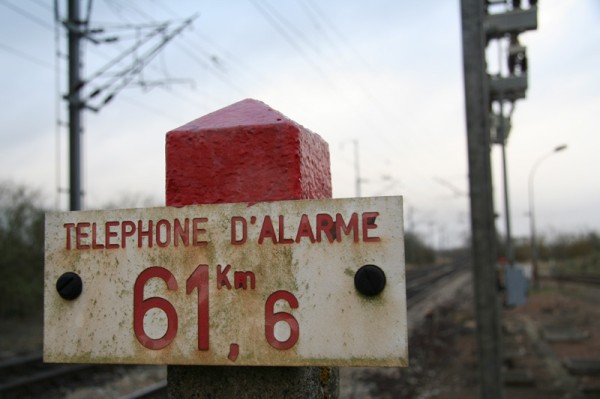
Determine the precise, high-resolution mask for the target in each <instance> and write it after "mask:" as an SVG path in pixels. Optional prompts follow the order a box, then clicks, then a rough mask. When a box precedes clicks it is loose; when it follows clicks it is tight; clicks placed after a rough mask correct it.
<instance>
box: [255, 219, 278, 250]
mask: <svg viewBox="0 0 600 399" xmlns="http://www.w3.org/2000/svg"><path fill="white" fill-rule="evenodd" d="M265 238H270V239H271V240H273V244H277V236H275V229H274V228H273V222H272V221H271V217H270V216H265V218H264V220H263V224H262V227H261V229H260V235H259V236H258V243H259V244H262V243H263V241H264V240H265Z"/></svg>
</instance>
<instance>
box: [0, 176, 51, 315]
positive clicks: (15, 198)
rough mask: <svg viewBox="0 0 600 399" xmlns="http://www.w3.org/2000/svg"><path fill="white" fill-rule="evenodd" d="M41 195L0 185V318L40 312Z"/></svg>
mask: <svg viewBox="0 0 600 399" xmlns="http://www.w3.org/2000/svg"><path fill="white" fill-rule="evenodd" d="M39 204H40V195H39V194H38V193H37V192H35V191H32V190H29V189H27V188H25V187H23V186H18V185H14V184H12V183H2V184H0V270H2V279H0V317H3V318H6V317H25V316H28V315H30V316H36V315H39V314H41V312H42V309H43V277H44V211H43V210H42V209H41V207H40V205H39Z"/></svg>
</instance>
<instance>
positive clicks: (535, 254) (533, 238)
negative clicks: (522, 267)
mask: <svg viewBox="0 0 600 399" xmlns="http://www.w3.org/2000/svg"><path fill="white" fill-rule="evenodd" d="M566 148H567V145H566V144H562V145H559V146H558V147H556V148H554V149H553V150H552V152H549V153H547V154H545V155H544V156H542V157H541V158H539V159H538V160H537V161H536V162H535V163H534V164H533V166H532V168H531V171H530V172H529V227H530V229H531V264H532V267H533V282H534V284H537V281H538V250H537V241H536V234H535V209H534V200H533V178H534V176H535V172H536V170H537V169H538V167H539V166H540V164H541V163H542V162H543V161H545V160H546V159H548V158H549V157H550V156H552V155H554V154H555V153H557V152H560V151H562V150H564V149H566Z"/></svg>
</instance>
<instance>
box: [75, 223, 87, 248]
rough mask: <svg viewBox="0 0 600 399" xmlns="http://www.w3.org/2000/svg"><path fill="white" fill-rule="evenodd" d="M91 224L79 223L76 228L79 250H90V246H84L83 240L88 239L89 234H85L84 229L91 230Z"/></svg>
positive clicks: (76, 246)
mask: <svg viewBox="0 0 600 399" xmlns="http://www.w3.org/2000/svg"><path fill="white" fill-rule="evenodd" d="M89 227H90V224H89V223H88V222H84V223H77V226H75V248H77V249H90V244H83V243H82V240H83V239H84V238H88V237H89V236H90V235H89V233H85V232H83V229H84V228H89Z"/></svg>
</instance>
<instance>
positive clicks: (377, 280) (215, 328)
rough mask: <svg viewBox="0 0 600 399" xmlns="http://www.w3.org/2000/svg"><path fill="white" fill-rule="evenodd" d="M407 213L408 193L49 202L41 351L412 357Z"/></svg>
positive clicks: (345, 362)
mask: <svg viewBox="0 0 600 399" xmlns="http://www.w3.org/2000/svg"><path fill="white" fill-rule="evenodd" d="M402 224H403V222H402V198H401V197H380V198H358V199H333V200H309V201H281V202H265V203H256V204H246V203H240V204H216V205H193V206H187V207H182V208H175V207H164V208H148V209H125V210H111V211H82V212H64V213H48V214H47V215H46V255H45V256H46V260H45V262H46V263H45V292H44V308H45V314H44V360H45V361H46V362H76V363H77V362H81V363H134V364H204V365H286V366H301V365H319V366H325V365H331V366H406V365H407V362H408V360H407V359H408V354H407V335H406V334H407V326H406V289H405V270H404V240H403V227H402ZM78 279H79V280H80V281H81V290H80V294H79V290H78V289H77V288H78V284H77V282H78V281H77V280H78ZM65 298H67V299H65Z"/></svg>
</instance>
